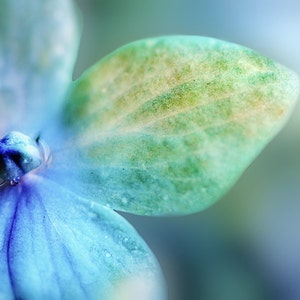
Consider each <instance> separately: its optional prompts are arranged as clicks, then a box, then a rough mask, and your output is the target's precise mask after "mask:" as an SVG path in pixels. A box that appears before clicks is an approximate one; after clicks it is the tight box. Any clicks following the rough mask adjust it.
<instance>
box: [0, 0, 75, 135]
mask: <svg viewBox="0 0 300 300" xmlns="http://www.w3.org/2000/svg"><path fill="white" fill-rule="evenodd" d="M79 31H80V30H79V26H78V22H77V16H76V13H75V11H74V7H73V1H71V0H65V1H58V0H43V1H36V0H3V1H1V11H0V78H1V81H0V134H1V135H3V132H7V131H10V130H12V129H14V130H20V129H22V131H23V132H24V131H26V132H27V133H28V134H31V133H35V132H33V131H34V130H36V128H37V129H38V130H40V129H41V126H42V124H45V121H47V120H48V119H49V118H50V117H51V116H52V114H54V112H55V111H56V110H57V109H58V108H59V106H60V104H61V101H62V99H63V97H64V94H65V91H66V88H67V87H68V84H69V82H71V80H72V71H73V65H74V61H75V57H76V54H77V46H78V40H79Z"/></svg>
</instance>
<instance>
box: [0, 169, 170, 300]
mask: <svg viewBox="0 0 300 300" xmlns="http://www.w3.org/2000/svg"><path fill="white" fill-rule="evenodd" d="M10 189H15V190H19V197H12V196H11V195H10V194H8V195H4V196H3V197H2V198H3V199H1V203H0V209H1V216H4V218H3V217H2V218H1V223H0V224H1V233H2V232H3V231H4V234H3V235H2V237H3V236H4V240H2V249H3V251H2V252H1V257H0V259H1V282H0V291H5V292H3V293H4V294H5V295H6V291H7V297H8V298H9V296H11V290H12V291H13V295H14V297H15V298H16V299H101V300H106V299H107V300H121V299H122V300H123V298H122V295H124V296H125V295H126V293H127V294H129V295H130V293H131V295H132V293H133V295H135V296H136V295H138V298H135V297H132V298H128V299H131V300H133V299H147V300H148V299H149V300H150V299H151V300H152V299H155V300H156V299H157V300H160V299H164V296H163V293H164V292H163V286H164V283H163V280H162V277H161V273H160V269H159V266H158V264H157V261H156V259H155V258H154V256H153V254H152V253H151V251H150V250H149V248H148V247H147V245H146V244H145V242H144V241H143V240H142V239H141V238H140V237H139V235H138V234H137V233H136V231H135V230H134V229H133V228H132V227H131V226H130V225H129V224H128V223H127V222H126V221H125V220H124V219H123V218H122V217H121V216H120V215H118V214H117V213H115V212H114V211H112V210H109V209H107V208H105V207H102V206H100V205H98V204H95V203H94V202H93V201H87V200H85V199H82V198H80V197H77V196H76V195H75V194H73V193H72V192H70V191H68V190H66V189H64V188H63V187H62V186H60V185H59V184H56V183H54V182H52V181H50V180H47V179H43V178H40V177H37V176H35V175H31V174H30V175H29V176H26V177H25V178H24V181H23V182H22V183H21V185H20V186H19V187H15V188H10ZM6 266H7V267H6ZM3 279H4V280H3ZM138 288H139V289H140V291H138V290H137V289H138ZM135 291H136V293H141V294H135ZM143 295H145V298H144V296H143ZM147 297H148V298H147ZM5 299H6V298H5ZM124 299H127V298H125V297H124Z"/></svg>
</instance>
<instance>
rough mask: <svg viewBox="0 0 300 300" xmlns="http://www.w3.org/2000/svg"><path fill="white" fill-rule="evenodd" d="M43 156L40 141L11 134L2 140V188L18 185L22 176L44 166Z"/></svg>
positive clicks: (21, 134) (0, 154)
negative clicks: (3, 186) (7, 185)
mask: <svg viewBox="0 0 300 300" xmlns="http://www.w3.org/2000/svg"><path fill="white" fill-rule="evenodd" d="M43 154H44V152H43V151H42V149H41V146H40V144H39V141H38V139H37V140H34V139H32V138H31V137H29V136H27V135H25V134H23V133H20V132H18V131H12V132H9V133H8V134H7V135H5V136H4V137H3V138H2V139H1V140H0V186H1V185H5V184H10V185H16V184H18V183H19V182H20V180H21V177H22V176H24V175H25V174H27V173H28V172H30V171H32V170H34V169H36V168H38V167H39V166H40V165H41V164H42V162H43Z"/></svg>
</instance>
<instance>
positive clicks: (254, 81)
mask: <svg viewBox="0 0 300 300" xmlns="http://www.w3.org/2000/svg"><path fill="white" fill-rule="evenodd" d="M0 17H1V18H0V34H1V40H0V78H1V79H0V80H1V81H0V114H1V118H0V135H1V137H2V138H1V140H0V185H1V186H0V214H1V218H0V274H1V280H0V299H102V300H105V299H108V300H110V299H112V300H117V299H122V300H126V299H145V300H146V299H151V300H156V299H157V300H159V299H164V298H165V297H166V296H165V288H164V280H163V276H162V275H161V271H160V268H159V265H158V263H157V261H156V259H155V257H154V255H153V254H152V253H151V251H150V249H149V248H148V246H147V245H146V244H145V242H144V241H143V240H142V239H141V238H140V237H139V235H138V234H137V233H136V231H135V230H134V229H133V228H132V227H131V226H130V225H129V224H128V223H127V222H126V221H125V220H124V219H123V218H122V217H121V216H120V215H119V214H118V213H117V212H115V210H120V211H126V212H130V213H136V214H141V215H179V214H188V213H193V212H196V211H200V210H203V209H205V208H207V207H208V206H210V205H211V204H212V203H214V202H215V201H216V200H217V199H219V198H220V197H221V196H222V195H223V194H224V193H225V192H226V191H227V190H228V189H229V188H230V187H231V186H232V185H233V184H234V183H235V181H236V180H237V179H238V177H239V176H240V174H241V173H242V172H243V171H244V170H245V168H247V166H248V165H249V164H250V163H251V161H252V160H253V159H254V158H255V157H256V156H257V154H258V153H259V152H260V151H261V150H262V148H263V147H264V146H265V145H266V144H267V143H268V142H269V141H270V140H271V138H272V137H273V136H274V135H275V134H276V133H277V132H278V131H279V129H280V128H281V127H282V125H283V124H284V122H285V121H286V119H287V117H288V115H289V114H290V112H291V109H292V107H293V104H294V102H295V100H296V98H297V95H298V86H299V84H298V78H297V76H296V75H295V74H294V73H293V72H291V71H289V70H288V69H286V68H285V67H283V66H281V65H279V64H277V63H275V62H273V61H271V60H270V59H268V58H265V57H263V56H261V55H259V54H257V53H255V52H254V51H252V50H250V49H247V48H244V47H241V46H238V45H235V44H231V43H227V42H223V41H219V40H216V39H212V38H205V37H190V36H173V37H161V38H155V39H147V40H142V41H137V42H134V43H131V44H129V45H127V46H124V47H122V48H120V49H119V50H117V51H115V52H114V53H112V54H110V55H108V56H107V57H105V58H104V59H102V60H101V61H100V62H99V63H97V64H96V65H95V66H93V67H92V68H91V69H89V70H87V71H86V72H85V73H84V74H83V75H82V76H81V77H80V78H79V79H77V80H75V81H74V82H72V78H71V74H72V68H73V64H74V60H75V56H76V51H77V45H78V36H79V31H80V30H79V28H78V25H77V18H76V12H75V10H74V7H73V5H72V2H71V1H67V0H66V1H58V0H44V1H37V0H18V1H17V0H10V1H8V0H2V1H1V11H0Z"/></svg>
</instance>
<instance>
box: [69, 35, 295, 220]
mask: <svg viewBox="0 0 300 300" xmlns="http://www.w3.org/2000/svg"><path fill="white" fill-rule="evenodd" d="M298 87H299V82H298V77H297V76H296V75H295V74H294V73H293V72H291V71H290V70H288V69H286V68H285V67H283V66H281V65H279V64H277V63H275V62H273V61H272V60H270V59H268V58H266V57H263V56H261V55H259V54H257V53H256V52H254V51H252V50H250V49H247V48H245V47H241V46H239V45H235V44H231V43H228V42H224V41H220V40H216V39H212V38H206V37H192V36H172V37H161V38H155V39H146V40H142V41H137V42H134V43H131V44H129V45H126V46H124V47H122V48H120V49H118V50H117V51H115V52H114V53H112V54H111V55H109V56H107V57H105V58H104V59H102V60H101V61H100V62H99V63H98V64H96V65H95V66H94V67H92V68H91V69H90V70H88V71H87V72H86V73H84V74H83V75H82V76H81V78H79V79H78V80H77V81H76V82H75V83H74V85H73V87H72V89H71V92H70V95H69V101H68V103H67V106H66V108H65V111H64V126H66V127H67V128H68V129H69V142H70V143H71V144H72V146H73V145H74V146H75V145H76V147H77V148H78V149H79V152H78V153H80V155H79V154H78V157H77V158H78V159H77V160H76V163H74V164H77V165H78V164H80V171H79V172H78V174H77V175H76V176H78V179H79V180H80V181H81V182H82V181H83V182H86V183H89V185H90V187H91V189H90V190H89V191H86V192H87V193H92V194H94V195H96V196H97V198H98V199H99V201H101V202H102V203H105V204H106V205H108V206H111V207H113V208H115V209H118V210H124V211H128V212H133V213H137V214H149V215H162V214H167V215H174V214H187V213H192V212H196V211H200V210H203V209H205V208H207V207H209V206H210V205H211V204H212V203H214V202H215V201H216V200H218V199H219V198H220V197H221V196H222V195H224V193H225V192H227V191H228V189H229V188H230V187H232V185H233V184H234V183H235V182H236V181H237V179H238V178H239V176H240V175H241V174H242V173H243V171H244V170H245V169H246V168H247V167H248V166H249V164H250V163H251V162H252V161H253V159H254V158H255V157H256V156H257V155H258V153H259V152H260V151H261V150H262V149H263V147H264V146H265V145H266V144H267V143H268V142H269V141H270V140H271V139H272V138H273V137H274V135H275V134H276V133H277V132H278V131H279V129H280V128H281V127H282V125H283V124H284V122H285V121H286V120H287V117H288V116H289V114H290V112H291V109H292V107H293V104H294V103H295V100H296V99H297V95H298ZM71 132H76V134H75V135H74V134H73V135H72V134H70V133H71ZM70 153H71V150H70ZM74 153H75V152H74ZM64 155H65V157H66V155H67V154H66V153H65V154H64ZM73 162H74V160H73Z"/></svg>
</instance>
